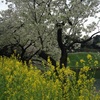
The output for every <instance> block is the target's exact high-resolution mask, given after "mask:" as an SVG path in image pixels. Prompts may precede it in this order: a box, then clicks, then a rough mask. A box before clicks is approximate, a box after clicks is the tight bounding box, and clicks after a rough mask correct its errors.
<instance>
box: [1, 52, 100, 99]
mask: <svg viewBox="0 0 100 100" xmlns="http://www.w3.org/2000/svg"><path fill="white" fill-rule="evenodd" d="M86 58H87V59H88V60H89V61H90V62H91V61H92V62H93V64H94V66H95V67H96V66H98V61H97V59H96V60H93V57H92V55H90V54H87V55H86ZM77 62H78V61H77ZM77 62H76V65H79V64H78V63H80V64H81V65H82V66H83V67H82V68H80V71H79V74H78V77H77V75H76V72H75V71H73V70H71V69H70V67H67V68H65V67H64V66H63V68H62V69H60V66H59V63H58V62H57V68H56V70H57V73H58V75H56V73H55V66H53V65H52V63H51V61H50V59H49V57H48V63H47V65H46V66H44V67H45V68H47V67H48V70H46V71H44V72H42V71H41V70H39V69H37V67H36V66H33V65H30V67H27V65H26V64H25V63H24V64H23V63H21V62H19V61H18V60H17V59H16V58H15V57H14V56H12V57H11V58H7V57H0V100H100V92H97V91H96V88H95V87H94V82H95V78H94V77H92V73H90V72H91V66H89V64H88V63H86V64H85V59H84V60H82V59H79V62H78V63H77ZM70 63H71V62H70V60H69V64H70ZM76 67H77V66H76Z"/></svg>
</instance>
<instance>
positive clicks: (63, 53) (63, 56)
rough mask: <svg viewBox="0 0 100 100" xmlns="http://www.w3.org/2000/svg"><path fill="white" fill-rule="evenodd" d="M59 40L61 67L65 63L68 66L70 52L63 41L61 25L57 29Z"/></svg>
mask: <svg viewBox="0 0 100 100" xmlns="http://www.w3.org/2000/svg"><path fill="white" fill-rule="evenodd" d="M57 41H58V45H59V48H60V50H61V57H60V68H62V67H63V65H64V66H65V67H67V55H68V54H67V50H66V47H65V45H64V44H63V42H62V28H61V27H59V28H58V30H57Z"/></svg>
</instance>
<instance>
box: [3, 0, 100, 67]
mask: <svg viewBox="0 0 100 100" xmlns="http://www.w3.org/2000/svg"><path fill="white" fill-rule="evenodd" d="M7 2H11V3H12V4H10V5H9V10H10V11H11V12H9V13H10V15H9V17H8V15H7V14H6V13H4V12H2V13H1V14H2V18H3V19H4V22H5V21H7V22H9V21H10V24H11V26H14V27H13V28H12V29H11V28H10V29H9V30H7V31H9V33H10V34H11V33H12V31H13V33H14V34H13V35H12V36H13V38H16V36H19V37H20V43H19V44H21V45H24V47H25V45H26V41H27V40H29V41H32V44H34V45H33V46H34V48H35V51H38V50H39V52H38V53H36V54H38V55H39V56H40V57H42V58H44V59H45V60H47V56H48V53H49V55H50V56H51V60H52V62H53V63H54V65H55V60H54V59H53V57H54V58H56V60H57V58H60V66H61V67H62V64H64V65H65V66H67V54H68V51H70V50H71V49H73V45H74V44H75V43H81V42H86V41H89V40H90V39H91V38H92V37H91V38H89V39H87V40H86V41H85V40H84V41H82V40H81V38H80V37H81V36H82V33H87V34H88V33H90V32H92V31H94V30H95V28H96V25H97V23H96V22H91V24H88V25H85V22H87V21H88V18H89V17H96V13H98V12H99V0H92V1H91V0H84V1H82V0H21V1H20V0H7ZM3 14H4V15H6V16H7V19H6V18H5V16H4V15H3ZM22 23H24V26H23V27H21V28H20V29H17V31H14V30H15V28H16V27H15V26H19V25H20V24H22ZM7 24H8V23H6V25H7ZM6 34H7V33H6ZM93 36H94V35H93ZM15 40H16V41H18V40H17V38H16V39H15ZM13 41H14V40H13ZM13 41H12V42H13ZM60 50H61V57H60V56H59V55H58V54H60ZM55 51H56V52H55ZM33 52H34V50H33ZM55 55H57V56H58V57H57V56H55Z"/></svg>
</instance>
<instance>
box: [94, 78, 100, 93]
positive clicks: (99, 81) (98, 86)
mask: <svg viewBox="0 0 100 100" xmlns="http://www.w3.org/2000/svg"><path fill="white" fill-rule="evenodd" d="M95 87H96V90H97V91H100V79H96V82H95Z"/></svg>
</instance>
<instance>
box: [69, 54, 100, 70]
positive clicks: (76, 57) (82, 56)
mask: <svg viewBox="0 0 100 100" xmlns="http://www.w3.org/2000/svg"><path fill="white" fill-rule="evenodd" d="M88 54H90V55H91V56H92V61H91V67H94V61H96V60H97V61H98V65H97V67H100V53H96V52H94V53H93V52H78V53H69V54H68V57H69V59H70V63H68V66H70V67H72V68H73V67H76V62H79V66H78V67H83V64H81V63H80V59H83V60H84V61H85V64H88V65H89V61H88V59H87V55H88Z"/></svg>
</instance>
